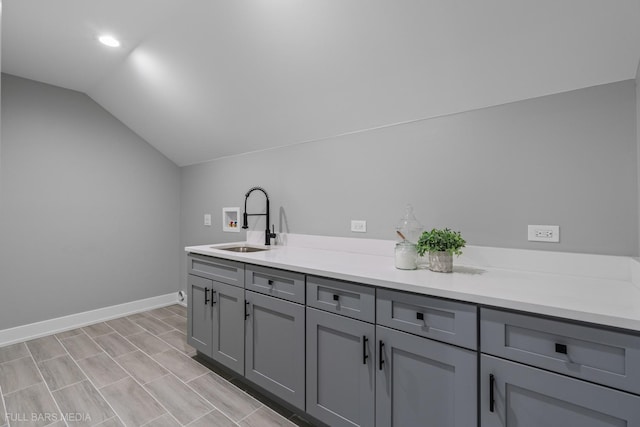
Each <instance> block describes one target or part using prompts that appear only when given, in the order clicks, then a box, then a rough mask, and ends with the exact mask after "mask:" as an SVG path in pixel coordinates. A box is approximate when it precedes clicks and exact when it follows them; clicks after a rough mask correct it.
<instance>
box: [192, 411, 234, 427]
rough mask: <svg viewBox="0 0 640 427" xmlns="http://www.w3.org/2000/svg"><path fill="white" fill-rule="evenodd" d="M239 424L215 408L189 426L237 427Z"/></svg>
mask: <svg viewBox="0 0 640 427" xmlns="http://www.w3.org/2000/svg"><path fill="white" fill-rule="evenodd" d="M237 426H238V425H237V424H236V423H234V422H233V421H231V420H230V419H229V418H227V417H226V416H225V415H224V414H223V413H222V412H220V411H217V410H214V411H212V412H209V413H208V414H207V415H205V416H204V417H202V418H200V419H199V420H197V421H195V422H194V423H192V424H189V427H237Z"/></svg>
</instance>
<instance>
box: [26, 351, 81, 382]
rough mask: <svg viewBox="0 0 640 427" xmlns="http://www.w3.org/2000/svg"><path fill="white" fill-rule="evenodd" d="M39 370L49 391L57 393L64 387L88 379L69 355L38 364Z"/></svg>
mask: <svg viewBox="0 0 640 427" xmlns="http://www.w3.org/2000/svg"><path fill="white" fill-rule="evenodd" d="M38 369H40V372H41V373H42V377H43V378H44V381H45V382H46V383H47V386H49V390H52V391H55V390H58V389H60V388H62V387H66V386H68V385H71V384H74V383H77V382H80V381H82V380H84V379H85V378H86V377H85V375H84V374H83V373H82V371H81V370H80V368H78V366H77V365H76V364H75V362H74V361H73V359H71V357H70V356H69V355H66V354H65V355H64V356H60V357H56V358H54V359H49V360H45V361H44V362H38Z"/></svg>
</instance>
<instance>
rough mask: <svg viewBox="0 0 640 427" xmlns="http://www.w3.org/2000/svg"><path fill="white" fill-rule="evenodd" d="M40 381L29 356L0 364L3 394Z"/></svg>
mask: <svg viewBox="0 0 640 427" xmlns="http://www.w3.org/2000/svg"><path fill="white" fill-rule="evenodd" d="M39 382H42V378H40V372H38V368H36V364H35V363H33V359H32V358H31V356H27V357H23V358H22V359H16V360H12V361H11V362H5V363H3V364H0V387H2V392H3V393H4V394H8V393H12V392H14V391H16V390H20V389H22V388H27V387H29V386H32V385H34V384H37V383H39Z"/></svg>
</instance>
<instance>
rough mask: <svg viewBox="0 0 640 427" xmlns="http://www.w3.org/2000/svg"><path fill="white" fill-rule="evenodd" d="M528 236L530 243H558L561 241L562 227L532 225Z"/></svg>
mask: <svg viewBox="0 0 640 427" xmlns="http://www.w3.org/2000/svg"><path fill="white" fill-rule="evenodd" d="M527 234H528V239H529V241H530V242H550V243H558V242H559V241H560V226H558V225H530V226H528V233H527Z"/></svg>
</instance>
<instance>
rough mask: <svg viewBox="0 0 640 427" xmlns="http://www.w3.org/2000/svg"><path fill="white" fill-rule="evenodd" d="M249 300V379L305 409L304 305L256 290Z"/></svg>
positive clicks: (247, 364) (247, 308) (247, 373)
mask: <svg viewBox="0 0 640 427" xmlns="http://www.w3.org/2000/svg"><path fill="white" fill-rule="evenodd" d="M245 300H246V308H245V310H246V318H247V319H246V333H245V350H246V353H245V356H246V360H245V377H246V378H247V379H248V380H250V381H252V382H254V383H255V384H257V385H259V386H260V387H263V388H264V389H265V390H267V391H269V392H271V393H273V394H274V395H276V396H278V397H280V398H282V399H284V400H285V401H287V402H289V403H290V404H292V405H294V406H295V407H297V408H300V409H302V410H304V408H305V351H304V346H305V310H304V306H303V305H301V304H296V303H293V302H290V301H285V300H282V299H278V298H274V297H271V296H267V295H264V294H261V293H256V292H252V291H246V293H245Z"/></svg>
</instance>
